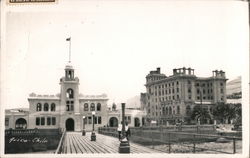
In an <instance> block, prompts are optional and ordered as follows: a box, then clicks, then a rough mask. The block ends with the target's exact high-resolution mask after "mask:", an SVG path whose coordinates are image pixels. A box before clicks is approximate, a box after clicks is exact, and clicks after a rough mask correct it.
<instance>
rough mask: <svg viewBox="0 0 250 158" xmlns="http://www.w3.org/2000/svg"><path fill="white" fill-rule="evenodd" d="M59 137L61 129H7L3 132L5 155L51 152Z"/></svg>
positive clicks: (55, 146)
mask: <svg viewBox="0 0 250 158" xmlns="http://www.w3.org/2000/svg"><path fill="white" fill-rule="evenodd" d="M61 136H62V130H61V129H8V130H5V153H26V152H31V151H45V150H53V149H56V148H57V146H58V143H59V140H60V138H61Z"/></svg>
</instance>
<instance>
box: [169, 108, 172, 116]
mask: <svg viewBox="0 0 250 158" xmlns="http://www.w3.org/2000/svg"><path fill="white" fill-rule="evenodd" d="M171 114H172V108H171V107H169V115H171Z"/></svg>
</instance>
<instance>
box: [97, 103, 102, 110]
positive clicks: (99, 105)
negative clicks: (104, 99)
mask: <svg viewBox="0 0 250 158" xmlns="http://www.w3.org/2000/svg"><path fill="white" fill-rule="evenodd" d="M96 110H97V111H101V103H98V104H97V106H96Z"/></svg>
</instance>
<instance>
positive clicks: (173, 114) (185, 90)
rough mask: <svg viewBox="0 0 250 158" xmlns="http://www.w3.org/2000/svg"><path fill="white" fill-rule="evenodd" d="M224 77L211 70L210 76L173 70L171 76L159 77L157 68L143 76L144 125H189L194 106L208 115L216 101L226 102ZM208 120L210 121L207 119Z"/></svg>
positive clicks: (191, 71)
mask: <svg viewBox="0 0 250 158" xmlns="http://www.w3.org/2000/svg"><path fill="white" fill-rule="evenodd" d="M226 81H227V79H226V76H225V72H224V71H218V70H215V71H213V75H212V76H211V77H206V78H205V77H197V76H196V75H195V74H194V69H191V68H185V67H183V68H179V69H173V75H171V76H166V75H165V74H162V73H161V71H160V68H157V70H156V71H150V73H149V74H148V75H147V76H146V84H145V86H146V90H147V92H146V93H143V94H141V97H142V98H141V100H142V103H143V105H142V106H143V107H144V108H145V110H146V112H147V116H146V117H147V120H146V121H147V122H148V123H149V122H151V121H154V122H157V124H161V125H166V124H168V123H170V124H174V123H176V122H179V121H184V122H190V121H191V119H190V116H191V113H192V110H193V108H194V107H195V106H196V105H202V107H203V108H206V109H207V110H208V111H210V112H211V110H212V107H213V106H214V105H215V104H217V103H219V102H224V103H225V102H226ZM207 121H209V120H207Z"/></svg>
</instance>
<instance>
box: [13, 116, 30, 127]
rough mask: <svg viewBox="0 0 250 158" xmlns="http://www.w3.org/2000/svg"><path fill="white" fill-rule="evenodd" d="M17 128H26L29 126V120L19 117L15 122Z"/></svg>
mask: <svg viewBox="0 0 250 158" xmlns="http://www.w3.org/2000/svg"><path fill="white" fill-rule="evenodd" d="M15 128H16V129H26V128H27V121H26V120H25V119H24V118H19V119H17V120H16V124H15Z"/></svg>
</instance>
